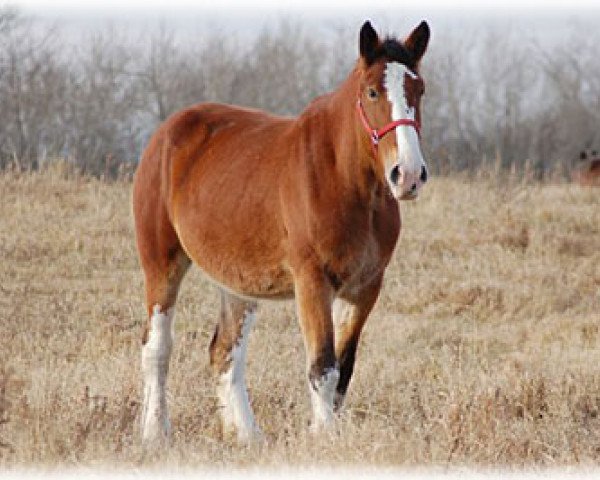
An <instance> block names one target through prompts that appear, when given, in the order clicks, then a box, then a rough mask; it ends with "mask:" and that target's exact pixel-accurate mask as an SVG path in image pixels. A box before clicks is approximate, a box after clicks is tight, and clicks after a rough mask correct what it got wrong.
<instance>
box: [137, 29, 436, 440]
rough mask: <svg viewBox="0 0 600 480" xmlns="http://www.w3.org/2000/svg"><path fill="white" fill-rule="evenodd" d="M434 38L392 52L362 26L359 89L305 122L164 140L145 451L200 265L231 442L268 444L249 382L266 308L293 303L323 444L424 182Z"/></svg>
mask: <svg viewBox="0 0 600 480" xmlns="http://www.w3.org/2000/svg"><path fill="white" fill-rule="evenodd" d="M429 36H430V31H429V27H428V25H427V23H426V22H421V24H420V25H418V26H417V27H416V28H415V29H414V30H413V31H412V33H411V34H410V35H409V36H408V38H406V39H405V40H404V41H400V40H398V39H395V38H385V39H380V37H379V36H378V34H377V33H376V31H375V30H374V28H373V27H372V25H371V23H370V22H366V23H364V25H363V26H362V28H361V30H360V34H359V51H360V56H359V58H358V61H357V62H356V65H355V67H354V69H353V70H352V71H351V72H350V74H349V76H348V77H347V79H346V80H345V81H344V82H343V83H342V84H341V85H340V86H339V88H338V89H337V90H335V91H334V92H332V93H329V94H327V95H323V96H321V97H318V98H317V99H315V100H314V101H313V102H312V103H310V104H309V105H308V106H307V107H306V109H305V110H304V111H303V112H302V113H301V114H300V115H299V116H298V117H297V118H285V117H279V116H275V115H271V114H268V113H265V112H262V111H258V110H252V109H247V108H240V107H235V106H229V105H221V104H214V103H207V104H199V105H195V106H192V107H190V108H187V109H185V110H183V111H180V112H178V113H175V114H174V115H172V116H171V117H170V118H168V119H167V120H166V121H165V122H164V123H163V124H162V125H161V126H160V127H159V128H158V129H157V131H156V132H155V133H154V135H153V136H152V138H151V139H150V141H149V144H148V146H147V148H146V150H145V151H144V153H143V155H142V158H141V161H140V164H139V167H138V169H137V172H136V175H135V181H134V191H133V210H134V217H135V232H136V239H137V247H138V252H139V258H140V262H141V265H142V268H143V271H144V274H145V290H146V305H147V312H148V321H147V326H146V329H145V332H144V335H143V339H142V343H143V346H142V359H141V369H142V373H143V380H144V387H143V409H142V418H141V421H142V436H143V439H144V440H147V441H154V440H157V439H158V440H159V439H162V438H165V437H168V435H169V431H170V424H169V418H168V413H167V398H166V394H165V385H166V381H167V372H168V369H169V357H170V355H171V350H172V346H173V318H174V313H175V302H176V297H177V291H178V289H179V285H180V282H181V280H182V279H183V277H184V274H185V273H186V270H187V269H188V267H189V265H190V264H191V263H192V262H193V263H195V264H196V265H197V266H198V267H199V268H200V269H201V270H202V271H203V272H204V273H205V274H206V275H207V276H208V278H209V279H211V280H212V283H214V285H216V287H217V288H218V290H219V292H220V296H221V312H220V315H219V318H218V324H217V327H216V330H215V333H214V336H213V338H212V342H211V343H210V349H209V350H210V362H211V365H212V368H213V370H214V372H215V373H216V376H217V379H218V381H217V388H216V390H217V397H218V402H219V411H220V414H221V419H222V427H223V431H224V433H225V434H230V433H232V434H234V435H237V439H238V440H240V441H242V442H246V441H250V440H252V439H255V438H260V437H261V432H260V430H259V428H258V426H257V423H256V421H255V419H254V416H253V412H252V408H251V406H250V402H249V397H248V393H247V391H246V384H245V374H244V368H245V367H244V364H245V359H246V346H247V341H248V336H249V334H250V330H251V328H252V324H253V323H254V321H255V316H256V310H257V303H256V302H257V300H260V299H287V298H294V297H295V300H296V306H297V316H298V319H299V323H300V327H301V331H302V334H303V338H304V345H305V347H306V364H307V377H308V386H309V391H310V396H311V402H312V411H313V422H312V428H313V429H315V430H317V431H319V430H321V429H322V428H324V427H328V426H329V425H331V423H332V421H333V420H334V412H335V411H336V410H337V409H339V408H340V407H341V405H342V401H343V399H344V396H345V395H346V390H347V388H348V384H349V382H350V377H351V376H352V371H353V368H354V361H355V356H356V351H357V345H358V341H359V337H360V334H361V330H362V328H363V326H364V324H365V322H366V320H367V317H368V315H369V313H370V312H371V309H372V308H373V305H374V303H375V301H376V300H377V297H378V294H379V290H380V288H381V284H382V280H383V274H384V270H385V269H386V267H387V265H388V262H389V261H390V257H391V256H392V252H393V251H394V248H395V245H396V241H397V239H398V235H399V233H400V224H401V222H400V214H399V213H400V212H399V203H398V200H401V199H414V198H416V197H417V195H418V193H419V191H420V189H421V186H422V185H423V184H424V183H425V182H426V181H427V177H428V173H427V167H426V164H425V161H424V159H423V155H422V153H421V148H420V125H421V113H420V102H421V96H422V95H423V92H424V83H423V79H422V77H421V74H420V73H419V62H420V60H421V58H422V57H423V54H424V53H425V50H426V48H427V44H428V41H429ZM282 81H283V79H282ZM274 322H275V320H273V321H272V326H273V328H277V327H276V324H273V323H274ZM272 368H273V369H275V368H280V365H277V364H274V365H273V366H272Z"/></svg>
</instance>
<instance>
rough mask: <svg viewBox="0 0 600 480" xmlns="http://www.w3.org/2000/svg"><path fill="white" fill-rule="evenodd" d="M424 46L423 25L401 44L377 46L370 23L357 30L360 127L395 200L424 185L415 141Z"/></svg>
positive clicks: (424, 172) (388, 41)
mask: <svg viewBox="0 0 600 480" xmlns="http://www.w3.org/2000/svg"><path fill="white" fill-rule="evenodd" d="M428 42H429V26H428V25H427V23H425V22H421V24H420V25H419V26H418V27H417V28H415V29H414V31H413V32H412V33H411V34H410V35H409V36H408V38H407V39H406V40H404V42H400V41H398V40H396V39H392V38H387V39H385V40H383V41H381V40H380V39H379V37H378V35H377V33H376V32H375V30H374V29H373V27H372V26H371V23H370V22H365V24H364V25H363V26H362V28H361V31H360V57H361V58H360V60H359V71H360V76H361V78H360V85H359V91H358V100H357V113H358V115H357V116H358V118H359V123H360V124H361V126H360V127H359V128H360V129H361V135H363V136H364V137H367V136H368V137H369V141H370V142H371V149H372V154H373V157H374V160H375V163H376V165H375V171H376V172H378V175H380V177H385V181H386V182H387V184H388V186H389V188H390V190H391V192H392V193H393V195H394V197H396V198H397V199H403V200H411V199H414V198H416V197H417V195H418V193H419V189H420V188H421V186H422V185H423V184H424V183H425V182H426V181H427V166H426V164H425V160H424V159H423V154H422V153H421V146H420V138H419V135H420V123H421V112H420V104H421V96H422V95H423V93H424V84H423V79H422V78H421V76H420V75H419V71H418V67H419V61H420V60H421V57H422V56H423V54H424V53H425V49H426V48H427V43H428ZM381 180H383V178H381Z"/></svg>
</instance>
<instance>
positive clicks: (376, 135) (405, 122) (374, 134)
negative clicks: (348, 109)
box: [356, 97, 421, 155]
mask: <svg viewBox="0 0 600 480" xmlns="http://www.w3.org/2000/svg"><path fill="white" fill-rule="evenodd" d="M356 109H357V110H358V116H359V117H360V121H361V122H362V124H363V127H365V130H366V131H367V133H368V134H369V138H370V139H371V147H372V148H373V155H377V146H378V145H379V141H380V140H381V139H382V138H383V137H384V136H385V135H386V134H388V133H390V132H391V131H392V130H395V129H396V128H397V127H400V126H411V127H414V129H415V130H416V131H417V135H419V137H420V136H421V126H420V125H419V122H417V121H416V120H411V119H410V118H401V119H400V120H394V121H393V122H390V123H388V124H387V125H384V126H383V127H381V128H380V129H379V130H378V129H376V128H373V127H371V124H370V123H369V120H368V118H367V114H366V112H365V108H364V107H363V104H362V102H361V100H360V97H358V101H357V102H356Z"/></svg>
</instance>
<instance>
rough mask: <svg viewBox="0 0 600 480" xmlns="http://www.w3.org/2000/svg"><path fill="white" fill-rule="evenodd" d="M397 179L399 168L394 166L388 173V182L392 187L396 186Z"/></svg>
mask: <svg viewBox="0 0 600 480" xmlns="http://www.w3.org/2000/svg"><path fill="white" fill-rule="evenodd" d="M398 178H400V167H398V165H396V166H395V167H394V168H392V171H391V172H390V180H391V181H392V183H393V184H394V185H398Z"/></svg>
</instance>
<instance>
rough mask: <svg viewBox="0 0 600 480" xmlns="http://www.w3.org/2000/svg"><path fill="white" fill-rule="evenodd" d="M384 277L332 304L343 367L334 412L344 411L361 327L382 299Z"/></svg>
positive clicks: (337, 352)
mask: <svg viewBox="0 0 600 480" xmlns="http://www.w3.org/2000/svg"><path fill="white" fill-rule="evenodd" d="M381 281H382V277H381V276H379V277H378V278H376V279H375V280H374V281H373V282H372V283H370V284H369V285H368V286H366V287H364V288H363V289H362V290H361V291H360V294H358V295H354V296H352V297H350V298H336V299H335V300H334V301H333V308H332V314H333V323H334V326H335V355H336V358H337V359H338V364H339V367H340V381H339V382H338V384H337V388H336V392H335V399H334V409H335V410H336V411H337V410H339V409H340V408H341V406H342V404H343V402H344V397H345V396H346V391H347V390H348V385H349V383H350V379H351V378H352V373H353V371H354V362H355V360H356V350H357V348H358V341H359V338H360V334H361V332H362V328H363V326H364V324H365V322H366V321H367V317H368V316H369V313H371V310H372V309H373V305H374V304H375V301H376V300H377V297H378V296H379V290H380V289H381Z"/></svg>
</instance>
